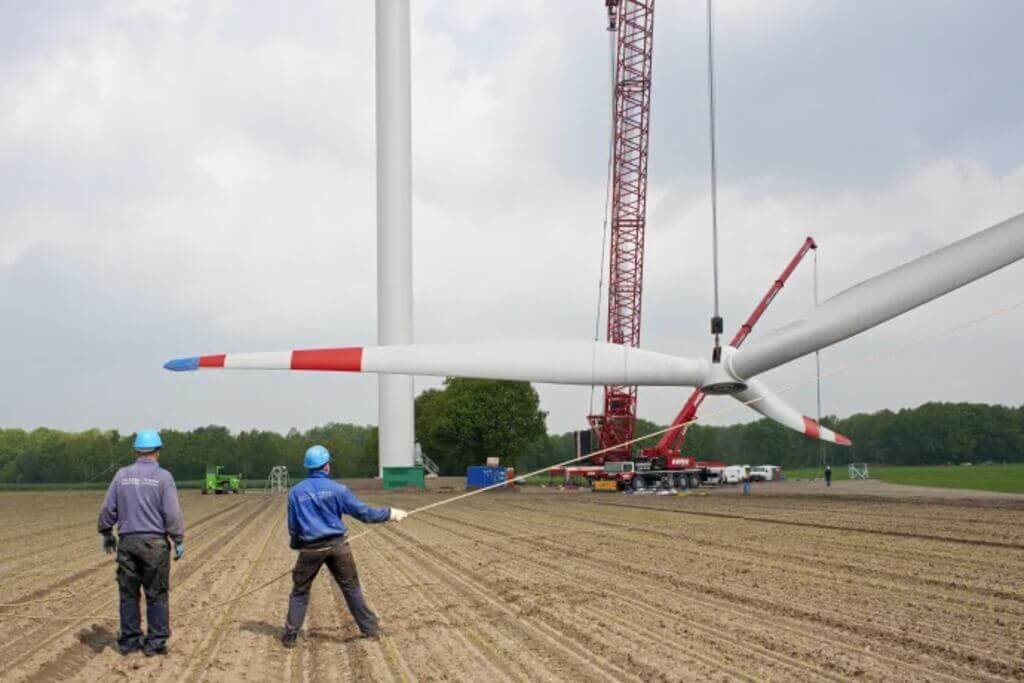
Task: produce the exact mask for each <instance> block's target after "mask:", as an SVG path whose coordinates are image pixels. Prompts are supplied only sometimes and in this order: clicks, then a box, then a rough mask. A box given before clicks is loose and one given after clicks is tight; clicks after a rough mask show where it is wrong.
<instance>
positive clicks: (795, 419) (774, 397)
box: [733, 378, 852, 446]
mask: <svg viewBox="0 0 1024 683" xmlns="http://www.w3.org/2000/svg"><path fill="white" fill-rule="evenodd" d="M733 397H734V398H735V399H737V400H739V401H742V402H743V403H745V404H746V405H747V406H749V407H750V408H751V409H753V410H756V411H757V412H759V413H761V414H762V415H764V416H765V417H767V418H770V419H772V420H775V421H776V422H778V423H779V424H781V425H783V426H785V427H789V428H790V429H793V430H796V431H798V432H803V433H804V434H806V435H807V436H809V437H810V438H812V439H820V440H822V441H827V442H829V443H834V444H837V445H839V446H850V445H852V443H851V441H850V440H849V439H848V438H846V437H845V436H843V435H842V434H839V433H837V432H834V431H832V430H831V429H829V428H828V427H822V426H821V425H820V424H818V423H817V422H815V421H814V420H812V419H811V418H809V417H806V416H805V415H802V414H801V413H800V411H798V410H797V409H796V408H794V407H792V406H791V405H789V404H788V403H786V402H785V401H784V400H782V397H781V396H779V395H778V394H777V393H775V392H773V391H772V390H771V389H770V388H769V387H768V386H767V385H766V384H765V383H764V382H762V381H761V380H759V379H753V378H751V379H748V380H747V388H746V389H745V390H744V391H741V392H739V393H738V394H734V395H733Z"/></svg>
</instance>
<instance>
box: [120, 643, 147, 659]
mask: <svg viewBox="0 0 1024 683" xmlns="http://www.w3.org/2000/svg"><path fill="white" fill-rule="evenodd" d="M141 650H142V646H141V645H139V644H132V645H121V644H120V643H118V644H117V651H118V653H119V654H120V655H121V656H122V657H127V656H128V655H130V654H134V653H136V652H140V651H141Z"/></svg>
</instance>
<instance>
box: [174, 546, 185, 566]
mask: <svg viewBox="0 0 1024 683" xmlns="http://www.w3.org/2000/svg"><path fill="white" fill-rule="evenodd" d="M183 557H185V541H178V542H177V543H175V544H174V561H175V562H177V561H178V560H180V559H181V558H183Z"/></svg>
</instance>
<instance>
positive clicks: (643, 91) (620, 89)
mask: <svg viewBox="0 0 1024 683" xmlns="http://www.w3.org/2000/svg"><path fill="white" fill-rule="evenodd" d="M605 5H606V7H607V8H608V30H610V31H616V32H617V33H618V40H617V43H616V59H615V92H614V119H613V125H614V126H615V131H614V141H613V151H612V172H611V195H612V200H611V247H610V252H611V255H610V258H609V265H608V328H607V340H608V341H609V342H611V343H613V344H623V345H625V346H630V347H634V348H635V347H639V346H640V320H641V300H642V294H643V281H644V229H645V226H646V220H647V151H648V141H649V138H650V120H651V63H652V57H653V51H654V0H605ZM636 402H637V391H636V387H635V386H626V385H608V386H605V388H604V413H603V414H601V415H591V416H590V417H589V420H590V425H591V427H592V428H593V429H594V431H595V432H596V433H597V438H598V440H599V442H600V444H601V448H602V449H607V448H614V447H616V446H618V445H620V444H624V443H627V442H629V441H630V440H632V438H633V431H634V427H635V425H636ZM629 457H630V452H629V447H628V446H623V447H622V448H621V449H616V450H613V451H611V452H609V453H606V454H605V455H604V456H603V458H600V459H601V462H596V463H595V464H602V463H603V462H604V460H610V461H617V460H627V459H629ZM597 459H598V458H595V461H596V460H597Z"/></svg>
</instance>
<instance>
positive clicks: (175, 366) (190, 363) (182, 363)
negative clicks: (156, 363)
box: [164, 356, 199, 372]
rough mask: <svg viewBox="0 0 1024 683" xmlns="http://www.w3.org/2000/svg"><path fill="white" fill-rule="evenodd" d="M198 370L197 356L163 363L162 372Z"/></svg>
mask: <svg viewBox="0 0 1024 683" xmlns="http://www.w3.org/2000/svg"><path fill="white" fill-rule="evenodd" d="M198 369H199V356H192V357H191V358H175V359H174V360H169V361H167V362H166V363H164V370H170V371H171V372H192V371H193V370H198Z"/></svg>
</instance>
